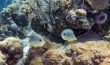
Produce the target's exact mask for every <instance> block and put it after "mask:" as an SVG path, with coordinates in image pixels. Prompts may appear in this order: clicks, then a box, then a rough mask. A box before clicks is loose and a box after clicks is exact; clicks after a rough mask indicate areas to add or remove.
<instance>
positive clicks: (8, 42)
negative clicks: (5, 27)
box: [0, 37, 23, 65]
mask: <svg viewBox="0 0 110 65" xmlns="http://www.w3.org/2000/svg"><path fill="white" fill-rule="evenodd" d="M0 50H1V52H2V53H4V54H5V55H6V63H7V64H8V65H15V64H16V63H17V61H18V59H20V58H21V57H22V54H23V51H22V50H23V46H22V44H21V41H20V39H19V38H14V37H8V38H6V39H5V40H4V41H1V42H0Z"/></svg>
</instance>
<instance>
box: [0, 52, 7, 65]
mask: <svg viewBox="0 0 110 65" xmlns="http://www.w3.org/2000/svg"><path fill="white" fill-rule="evenodd" d="M0 65H7V64H6V56H5V55H4V54H3V53H2V52H1V51H0Z"/></svg>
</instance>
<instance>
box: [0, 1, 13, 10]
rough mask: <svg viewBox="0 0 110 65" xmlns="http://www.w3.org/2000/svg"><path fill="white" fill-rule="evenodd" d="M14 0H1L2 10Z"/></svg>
mask: <svg viewBox="0 0 110 65" xmlns="http://www.w3.org/2000/svg"><path fill="white" fill-rule="evenodd" d="M12 1H13V0H0V11H1V10H2V9H3V8H5V7H6V6H7V5H9V4H11V2H12Z"/></svg>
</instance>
